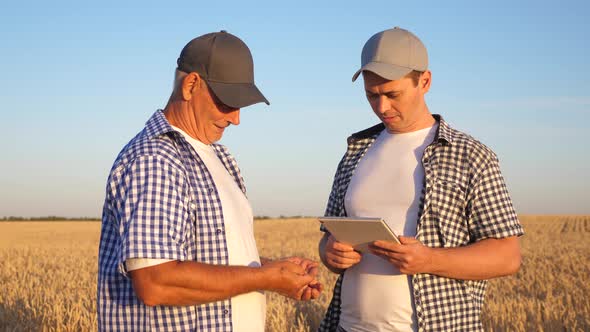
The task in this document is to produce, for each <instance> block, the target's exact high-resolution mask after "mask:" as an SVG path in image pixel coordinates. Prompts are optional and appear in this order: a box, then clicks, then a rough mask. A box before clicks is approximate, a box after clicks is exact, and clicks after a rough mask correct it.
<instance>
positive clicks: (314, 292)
mask: <svg viewBox="0 0 590 332" xmlns="http://www.w3.org/2000/svg"><path fill="white" fill-rule="evenodd" d="M320 294H321V292H320V291H319V290H318V289H315V288H312V289H311V299H312V300H315V299H317V298H319V297H320Z"/></svg>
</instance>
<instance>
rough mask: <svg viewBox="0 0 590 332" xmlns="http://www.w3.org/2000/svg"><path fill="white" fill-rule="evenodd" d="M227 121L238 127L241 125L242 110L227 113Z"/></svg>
mask: <svg viewBox="0 0 590 332" xmlns="http://www.w3.org/2000/svg"><path fill="white" fill-rule="evenodd" d="M226 120H227V121H228V122H229V123H231V124H233V125H234V126H237V125H239V124H240V109H239V108H238V109H235V110H233V111H231V112H228V113H227V117H226Z"/></svg>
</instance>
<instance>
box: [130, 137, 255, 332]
mask: <svg viewBox="0 0 590 332" xmlns="http://www.w3.org/2000/svg"><path fill="white" fill-rule="evenodd" d="M172 128H174V129H175V130H176V131H178V132H180V133H181V134H182V135H183V136H184V138H185V139H186V140H187V141H188V142H189V143H190V144H191V145H192V147H193V148H194V149H195V151H196V152H197V154H198V155H199V157H200V158H201V160H203V163H205V166H206V167H207V170H208V171H209V173H210V174H211V177H212V178H213V182H215V187H216V188H217V192H218V193H219V198H220V200H221V207H222V211H223V221H224V224H225V232H226V239H227V249H228V254H229V265H234V266H251V267H259V266H260V257H259V255H258V249H257V248H256V242H255V239H254V224H253V222H254V218H253V215H252V208H251V206H250V203H249V202H248V199H247V198H246V196H245V195H244V193H243V192H242V190H241V189H240V187H239V186H238V184H237V183H236V181H235V180H234V178H233V177H232V176H231V175H230V174H229V172H228V171H227V169H226V168H225V166H223V163H222V162H221V160H220V159H219V157H218V156H217V154H216V153H215V150H214V149H213V147H212V146H211V145H206V144H204V143H202V142H201V141H198V140H196V139H194V138H192V137H191V136H189V135H188V134H187V133H185V132H184V131H182V130H181V129H179V128H176V127H174V126H173V127H172ZM167 261H169V260H153V259H133V260H127V261H126V265H127V270H129V271H131V270H134V269H138V268H141V267H147V266H152V265H157V264H161V263H165V262H167ZM231 305H232V326H233V330H234V331H260V332H263V331H264V324H265V319H266V298H265V295H264V293H262V292H260V291H256V292H251V293H246V294H241V295H238V296H234V297H232V298H231Z"/></svg>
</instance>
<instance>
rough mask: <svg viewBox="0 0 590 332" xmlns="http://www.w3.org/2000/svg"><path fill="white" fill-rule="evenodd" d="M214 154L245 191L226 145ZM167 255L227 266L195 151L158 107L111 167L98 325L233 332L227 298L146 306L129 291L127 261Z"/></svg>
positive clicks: (215, 198) (213, 201)
mask: <svg viewBox="0 0 590 332" xmlns="http://www.w3.org/2000/svg"><path fill="white" fill-rule="evenodd" d="M213 147H214V149H215V152H216V153H217V155H218V157H219V158H220V160H221V161H222V163H223V164H224V166H225V167H226V169H227V170H228V171H229V173H230V174H231V175H232V176H233V177H234V179H235V180H236V182H237V183H238V185H239V187H240V188H241V189H242V191H243V192H244V193H245V192H246V189H245V187H244V182H243V179H242V177H241V175H240V172H239V169H238V166H237V163H236V161H235V160H234V159H233V157H232V156H231V155H230V154H229V152H228V151H227V149H226V148H225V147H224V146H221V145H217V144H214V145H213ZM130 258H150V259H172V260H179V261H198V262H201V263H208V264H218V265H227V264H228V251H227V243H226V234H225V226H224V222H223V214H222V208H221V201H220V199H219V195H218V192H217V188H216V187H215V184H214V182H213V179H212V178H211V174H210V173H209V171H208V170H207V168H206V167H205V164H204V163H203V162H202V160H201V159H200V158H199V156H198V155H197V153H196V152H195V150H194V149H193V148H192V146H190V144H189V143H188V142H187V141H186V140H185V139H184V137H182V135H181V134H180V133H178V132H176V131H174V130H173V129H172V127H171V126H170V124H169V123H168V121H167V120H166V118H165V117H164V113H163V112H162V111H160V110H158V111H157V112H156V113H155V114H154V115H153V116H152V117H151V118H150V119H149V121H148V122H147V123H146V126H145V128H144V129H143V130H142V131H141V132H140V133H139V134H138V135H137V136H135V137H134V138H133V139H132V140H131V141H130V142H129V143H128V144H127V145H126V146H125V147H124V148H123V150H122V151H121V153H120V154H119V156H118V157H117V159H116V160H115V163H114V165H113V168H112V169H111V172H110V175H109V178H108V182H107V188H106V199H105V203H104V208H103V215H102V227H101V236H100V249H99V257H98V305H97V307H98V328H99V330H100V331H232V324H231V321H232V319H231V315H232V310H231V302H230V300H229V299H228V300H224V301H218V302H214V303H208V304H203V305H194V306H151V307H150V306H146V305H145V304H143V303H142V302H141V300H140V299H139V298H138V297H137V296H136V294H135V292H134V291H133V286H132V284H131V279H130V278H129V276H128V275H127V271H126V268H125V261H126V260H127V259H130Z"/></svg>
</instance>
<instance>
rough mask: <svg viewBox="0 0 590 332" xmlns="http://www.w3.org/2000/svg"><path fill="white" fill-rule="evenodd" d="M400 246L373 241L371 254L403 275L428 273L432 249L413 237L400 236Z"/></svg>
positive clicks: (370, 247) (370, 246)
mask: <svg viewBox="0 0 590 332" xmlns="http://www.w3.org/2000/svg"><path fill="white" fill-rule="evenodd" d="M399 240H400V242H401V244H398V243H395V242H390V241H375V242H373V243H372V244H371V245H369V249H370V250H371V253H373V254H374V255H377V256H379V257H381V258H383V259H385V260H386V261H388V262H390V263H391V264H393V265H395V267H397V268H398V269H399V271H400V272H401V273H403V274H417V273H428V271H429V270H430V268H431V266H432V249H431V248H429V247H427V246H425V245H423V244H422V242H420V241H418V240H416V239H415V238H413V237H407V236H400V237H399Z"/></svg>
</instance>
